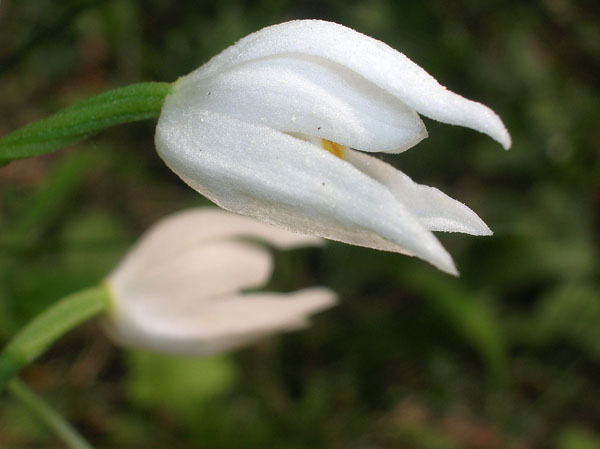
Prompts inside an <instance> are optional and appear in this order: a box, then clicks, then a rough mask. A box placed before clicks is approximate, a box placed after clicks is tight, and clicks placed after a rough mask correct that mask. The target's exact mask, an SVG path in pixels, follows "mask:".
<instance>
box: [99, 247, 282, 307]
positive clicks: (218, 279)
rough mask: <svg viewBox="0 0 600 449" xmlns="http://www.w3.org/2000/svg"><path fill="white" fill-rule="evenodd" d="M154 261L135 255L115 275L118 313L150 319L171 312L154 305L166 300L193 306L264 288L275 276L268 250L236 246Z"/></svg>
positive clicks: (200, 249) (188, 250) (189, 250)
mask: <svg viewBox="0 0 600 449" xmlns="http://www.w3.org/2000/svg"><path fill="white" fill-rule="evenodd" d="M165 248H168V246H166V247H165ZM155 256H157V257H151V258H146V257H140V256H139V254H138V255H136V254H132V255H131V256H130V257H129V258H128V260H129V263H128V265H126V266H125V265H123V266H120V267H119V268H117V270H115V272H113V274H111V276H110V277H109V284H110V286H111V289H112V290H113V292H114V295H115V298H118V301H117V302H116V305H115V307H117V308H119V307H120V308H127V309H131V310H134V309H135V312H133V311H132V312H131V313H132V314H138V313H139V314H144V313H151V314H152V313H154V312H153V311H154V310H157V309H158V310H160V309H161V308H163V307H168V306H170V303H169V302H167V303H166V304H162V303H160V302H156V301H158V300H160V299H161V298H163V297H170V298H172V299H173V300H174V301H179V303H178V304H179V306H182V305H183V301H185V298H194V301H195V300H196V298H205V299H207V298H210V297H214V296H217V295H224V294H231V293H235V292H238V291H240V290H243V289H248V288H257V287H261V286H262V285H264V284H265V283H266V282H267V281H268V279H269V277H270V275H271V271H272V263H271V257H270V255H269V253H268V252H267V251H266V250H265V249H263V248H260V247H258V246H256V245H252V244H249V243H244V242H237V241H225V240H224V241H216V242H205V243H204V244H203V245H196V246H191V247H189V248H186V249H185V250H182V252H181V253H179V254H177V255H176V256H173V257H167V258H164V257H162V258H161V257H160V255H159V254H156V255H155ZM138 308H140V309H139V310H138Z"/></svg>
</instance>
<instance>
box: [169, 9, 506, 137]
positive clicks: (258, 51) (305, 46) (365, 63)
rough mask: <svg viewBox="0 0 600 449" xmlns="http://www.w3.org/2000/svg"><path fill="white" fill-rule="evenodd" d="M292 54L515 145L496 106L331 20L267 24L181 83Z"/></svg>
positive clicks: (446, 120) (437, 117) (423, 110)
mask: <svg viewBox="0 0 600 449" xmlns="http://www.w3.org/2000/svg"><path fill="white" fill-rule="evenodd" d="M286 54H303V55H312V56H316V57H320V58H324V59H326V60H329V61H333V62H336V63H338V64H341V65H343V66H345V67H347V68H349V69H351V70H353V71H355V72H356V73H358V74H359V75H361V76H362V77H364V78H365V79H367V80H369V81H371V82H372V83H374V84H376V85H377V86H379V87H380V88H382V89H383V90H385V91H387V92H389V93H390V94H391V95H394V96H395V97H397V98H398V99H400V100H401V101H402V102H403V103H405V104H406V105H408V106H410V107H411V108H413V109H415V110H416V111H417V112H419V113H421V114H423V115H425V116H427V117H429V118H432V119H434V120H438V121H440V122H444V123H450V124H453V125H461V126H466V127H469V128H473V129H475V130H477V131H480V132H482V133H485V134H488V135H489V136H490V137H492V138H493V139H495V140H497V141H498V142H500V143H501V144H502V145H503V146H504V148H509V147H510V145H511V139H510V135H509V134H508V131H507V130H506V128H505V126H504V124H503V123H502V120H501V119H500V118H499V117H498V115H496V113H494V111H492V110H491V109H489V108H488V107H486V106H484V105H482V104H481V103H477V102H474V101H471V100H468V99H466V98H464V97H461V96H460V95H457V94H455V93H453V92H451V91H449V90H447V89H446V88H445V87H444V86H442V85H440V84H439V83H438V82H437V81H436V80H435V79H434V78H433V77H432V76H431V75H429V74H428V73H427V72H426V71H425V70H423V69H422V68H421V67H419V66H418V65H417V64H415V63H414V62H412V61H411V60H410V59H408V58H407V57H406V56H405V55H403V54H402V53H399V52H397V51H396V50H394V49H393V48H391V47H389V46H388V45H386V44H384V43H383V42H380V41H378V40H376V39H373V38H371V37H368V36H365V35H364V34H361V33H359V32H357V31H354V30H351V29H350V28H346V27H344V26H342V25H338V24H336V23H331V22H324V21H319V20H298V21H291V22H286V23H282V24H280V25H274V26H270V27H267V28H263V29H262V30H259V31H257V32H255V33H253V34H250V35H249V36H246V37H245V38H243V39H242V40H240V41H239V42H237V43H236V44H235V45H233V46H231V47H229V48H227V49H225V50H224V51H223V52H221V53H220V54H218V55H217V56H215V57H214V58H212V59H211V60H210V61H209V62H208V63H206V64H205V65H203V66H202V67H200V68H199V69H197V70H195V71H194V72H192V73H190V74H189V75H187V76H186V77H184V78H182V79H181V80H180V81H179V82H180V83H182V84H183V83H196V82H198V80H200V79H203V78H206V77H208V76H211V75H213V74H215V73H217V72H220V71H223V70H227V69H229V68H231V67H233V66H236V65H238V64H241V63H244V62H247V61H251V60H254V59H259V58H264V57H267V56H273V55H286Z"/></svg>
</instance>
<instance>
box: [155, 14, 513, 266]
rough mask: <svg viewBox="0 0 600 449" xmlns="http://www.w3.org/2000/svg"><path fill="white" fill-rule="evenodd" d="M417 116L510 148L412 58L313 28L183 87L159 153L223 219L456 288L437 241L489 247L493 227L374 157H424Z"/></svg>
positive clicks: (263, 45)
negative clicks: (406, 263) (317, 239)
mask: <svg viewBox="0 0 600 449" xmlns="http://www.w3.org/2000/svg"><path fill="white" fill-rule="evenodd" d="M418 113H421V114H423V115H425V116H427V117H430V118H432V119H435V120H439V121H442V122H445V123H450V124H454V125H462V126H468V127H470V128H473V129H476V130H478V131H481V132H483V133H486V134H488V135H490V136H491V137H492V138H494V139H496V140H497V141H499V142H500V143H501V144H502V145H503V146H504V147H505V148H508V147H510V142H511V141H510V136H509V134H508V132H507V131H506V128H505V127H504V125H503V123H502V121H501V120H500V118H499V117H498V116H497V115H496V114H495V113H494V112H493V111H492V110H490V109H489V108H487V107H486V106H484V105H482V104H480V103H476V102H473V101H470V100H467V99H465V98H463V97H461V96H459V95H457V94H455V93H452V92H450V91H448V90H446V88H445V87H443V86H441V85H440V84H439V83H438V82H437V81H436V80H435V79H434V78H432V77H431V76H430V75H429V74H428V73H426V72H425V71H424V70H423V69H422V68H420V67H419V66H418V65H416V64H415V63H413V62H412V61H411V60H409V59H408V58H407V57H406V56H404V55H403V54H401V53H398V52H397V51H395V50H393V49H392V48H390V47H388V46H387V45H386V44H384V43H382V42H380V41H377V40H375V39H372V38H370V37H368V36H365V35H363V34H360V33H358V32H356V31H353V30H351V29H349V28H346V27H344V26H341V25H337V24H335V23H329V22H322V21H317V20H301V21H293V22H287V23H283V24H280V25H275V26H272V27H268V28H265V29H263V30H260V31H258V32H256V33H254V34H251V35H249V36H247V37H245V38H244V39H242V40H240V41H239V42H238V43H236V44H235V45H233V46H232V47H229V48H227V49H226V50H224V51H223V52H222V53H221V54H219V55H217V56H215V57H214V58H213V59H211V60H210V61H209V62H208V63H206V64H205V65H203V66H202V67H200V68H199V69H197V70H196V71H194V72H192V73H190V74H189V75H187V76H184V77H182V78H181V79H179V80H178V81H177V82H176V83H175V85H174V88H173V92H172V93H171V94H170V95H169V96H168V97H167V99H166V101H165V104H164V106H163V109H162V112H161V116H160V119H159V123H158V126H157V129H156V139H155V140H156V146H157V149H158V152H159V154H160V156H161V157H162V158H163V159H164V161H165V162H166V163H167V165H168V166H169V167H170V168H171V169H172V170H173V171H174V172H175V173H177V174H178V175H179V176H180V177H181V178H182V179H183V180H184V181H185V182H186V183H187V184H189V185H190V186H191V187H193V188H194V189H196V190H197V191H198V192H200V193H202V194H203V195H205V196H207V197H208V198H209V199H211V200H212V201H214V202H215V203H217V204H218V205H219V206H221V207H223V208H225V209H228V210H231V211H234V212H237V213H240V214H244V215H250V216H253V217H256V218H259V219H261V220H263V221H266V222H269V223H273V224H276V225H278V226H281V227H284V228H287V229H290V230H293V231H297V232H303V233H310V234H314V235H318V236H322V237H326V238H329V239H333V240H339V241H342V242H347V243H352V244H355V245H361V246H367V247H371V248H377V249H381V250H387V251H395V252H400V253H404V254H409V255H414V256H418V257H421V258H423V259H425V260H427V261H429V262H431V263H432V264H434V265H435V266H437V267H438V268H440V269H442V270H444V271H447V272H449V273H454V274H456V268H455V267H454V263H453V261H452V258H451V257H450V255H449V254H448V253H447V252H446V251H445V249H444V248H443V247H442V245H441V244H440V243H439V241H438V240H437V239H436V238H435V236H434V235H433V234H432V233H431V232H430V231H447V232H466V233H470V234H474V235H486V234H490V233H491V231H490V230H489V229H488V227H487V226H486V225H485V223H484V222H483V221H482V220H481V219H480V218H479V217H478V216H477V215H476V214H475V213H474V212H472V211H471V210H470V209H469V208H467V207H466V206H465V205H464V204H462V203H460V202H457V201H455V200H453V199H451V198H449V197H448V196H446V195H445V194H443V193H442V192H440V191H439V190H437V189H434V188H431V187H427V186H421V185H418V184H415V183H414V182H413V181H412V180H411V179H410V178H408V177H407V176H406V175H404V174H403V173H401V172H400V171H398V170H396V169H395V168H393V167H392V166H390V165H388V164H386V163H384V162H381V161H380V160H378V159H376V158H374V157H371V156H368V155H366V154H364V153H362V152H380V151H381V152H386V153H398V152H401V151H404V150H406V149H408V148H410V147H412V146H413V145H415V144H416V143H418V142H419V141H420V140H422V139H423V138H425V137H426V136H427V132H426V130H425V126H424V124H423V123H422V121H421V119H420V117H419V115H418ZM323 149H327V150H328V151H324V150H323ZM356 150H359V151H356ZM336 156H338V157H336Z"/></svg>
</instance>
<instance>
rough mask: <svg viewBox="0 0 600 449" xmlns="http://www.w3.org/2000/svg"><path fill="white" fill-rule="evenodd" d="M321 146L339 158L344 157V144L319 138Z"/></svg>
mask: <svg viewBox="0 0 600 449" xmlns="http://www.w3.org/2000/svg"><path fill="white" fill-rule="evenodd" d="M321 146H322V147H323V148H324V149H325V150H327V151H329V152H330V153H331V154H333V155H334V156H337V157H339V158H340V159H344V160H345V159H346V147H345V146H344V145H341V144H339V143H335V142H332V141H331V140H327V139H321Z"/></svg>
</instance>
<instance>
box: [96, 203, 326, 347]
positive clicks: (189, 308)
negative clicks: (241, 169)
mask: <svg viewBox="0 0 600 449" xmlns="http://www.w3.org/2000/svg"><path fill="white" fill-rule="evenodd" d="M242 238H252V239H260V240H263V241H266V242H268V243H270V244H272V245H274V246H276V247H278V248H293V247H298V246H306V245H316V244H320V242H321V240H320V239H319V238H317V237H313V236H308V235H302V234H295V233H291V232H288V231H286V230H284V229H280V228H274V227H272V226H269V225H267V224H265V223H261V222H258V221H256V220H254V219H252V218H248V217H242V216H239V215H233V214H230V213H228V212H225V211H222V210H219V209H212V208H204V209H195V210H190V211H185V212H181V213H178V214H175V215H172V216H169V217H167V218H165V219H163V220H161V221H160V222H158V223H157V224H156V225H154V227H152V228H151V229H150V230H149V231H148V232H147V233H146V234H145V235H144V237H143V238H142V239H141V241H140V242H139V243H138V244H137V245H136V246H135V247H134V248H133V250H131V251H130V252H129V254H128V255H127V257H126V258H125V259H124V260H123V261H122V262H121V264H120V265H119V266H118V267H117V268H116V269H115V270H114V271H113V272H112V273H111V275H110V276H109V277H108V280H107V283H108V287H109V289H110V291H111V293H112V298H113V300H112V307H111V309H110V311H109V314H108V316H107V318H106V319H105V323H104V324H105V328H106V329H107V330H108V333H109V335H111V336H112V337H113V338H114V339H115V340H117V341H118V342H120V343H121V344H124V345H126V346H134V347H143V348H148V349H153V350H158V351H163V352H169V353H178V354H189V355H206V354H210V353H214V352H221V351H226V350H229V349H232V348H237V347H239V346H243V345H246V344H249V343H252V342H254V341H255V340H257V339H259V338H261V337H263V336H265V335H268V334H271V333H274V332H279V331H286V330H294V329H298V328H302V327H304V326H306V325H307V324H308V317H309V315H311V314H313V313H315V312H318V311H320V310H323V309H326V308H328V307H331V306H332V305H333V304H334V303H335V294H334V293H333V292H332V291H330V290H328V289H326V288H322V287H317V288H308V289H304V290H299V291H296V292H294V293H289V294H284V293H263V292H252V293H242V291H243V290H246V289H255V288H258V287H261V286H263V285H264V284H265V283H266V282H267V281H268V279H269V277H270V275H271V271H272V260H271V256H270V254H269V252H268V251H267V250H266V249H265V248H264V247H261V246H259V245H257V244H256V243H252V242H250V241H247V240H240V239H242Z"/></svg>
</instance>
